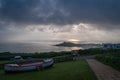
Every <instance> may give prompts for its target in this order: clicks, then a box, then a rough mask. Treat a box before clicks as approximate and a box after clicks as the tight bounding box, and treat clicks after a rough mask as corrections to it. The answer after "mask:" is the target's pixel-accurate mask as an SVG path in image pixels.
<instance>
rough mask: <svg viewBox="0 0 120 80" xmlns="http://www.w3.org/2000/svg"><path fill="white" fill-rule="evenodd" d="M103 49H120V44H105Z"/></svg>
mask: <svg viewBox="0 0 120 80" xmlns="http://www.w3.org/2000/svg"><path fill="white" fill-rule="evenodd" d="M102 48H103V49H120V44H110V43H109V44H103V46H102Z"/></svg>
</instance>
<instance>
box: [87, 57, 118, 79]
mask: <svg viewBox="0 0 120 80" xmlns="http://www.w3.org/2000/svg"><path fill="white" fill-rule="evenodd" d="M87 62H88V64H89V65H90V66H91V68H92V70H93V71H94V72H95V74H96V76H97V78H98V80H120V72H118V71H117V70H115V69H113V68H111V67H109V66H107V65H104V64H102V63H100V62H98V61H96V60H94V59H87Z"/></svg>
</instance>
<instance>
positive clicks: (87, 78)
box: [0, 60, 97, 80]
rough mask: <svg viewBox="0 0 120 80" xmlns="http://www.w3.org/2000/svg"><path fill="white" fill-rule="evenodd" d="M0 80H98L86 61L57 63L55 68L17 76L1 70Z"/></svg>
mask: <svg viewBox="0 0 120 80" xmlns="http://www.w3.org/2000/svg"><path fill="white" fill-rule="evenodd" d="M0 80H97V78H96V76H95V75H94V73H93V71H92V70H91V68H90V67H89V65H88V63H87V62H86V61H85V60H79V61H71V62H62V63H56V64H55V65H54V67H52V68H50V69H47V70H42V71H33V72H25V73H17V74H5V73H4V72H3V71H2V70H0Z"/></svg>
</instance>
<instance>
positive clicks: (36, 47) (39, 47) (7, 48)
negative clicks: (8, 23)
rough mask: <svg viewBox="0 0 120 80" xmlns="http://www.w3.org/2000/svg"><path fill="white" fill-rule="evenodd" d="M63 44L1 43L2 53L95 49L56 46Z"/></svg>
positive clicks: (49, 42)
mask: <svg viewBox="0 0 120 80" xmlns="http://www.w3.org/2000/svg"><path fill="white" fill-rule="evenodd" d="M59 43H62V42H61V41H40V42H6V43H5V42H4V43H0V53H2V52H11V53H35V52H60V51H72V50H79V49H87V48H93V46H92V45H91V46H89V47H86V46H85V47H60V46H54V45H56V44H59Z"/></svg>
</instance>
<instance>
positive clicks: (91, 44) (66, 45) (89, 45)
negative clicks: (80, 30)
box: [55, 42, 101, 48]
mask: <svg viewBox="0 0 120 80" xmlns="http://www.w3.org/2000/svg"><path fill="white" fill-rule="evenodd" d="M55 46H61V47H91V48H95V47H100V46H101V45H100V44H94V43H89V44H75V43H72V42H62V43H60V44H56V45H55Z"/></svg>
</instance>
